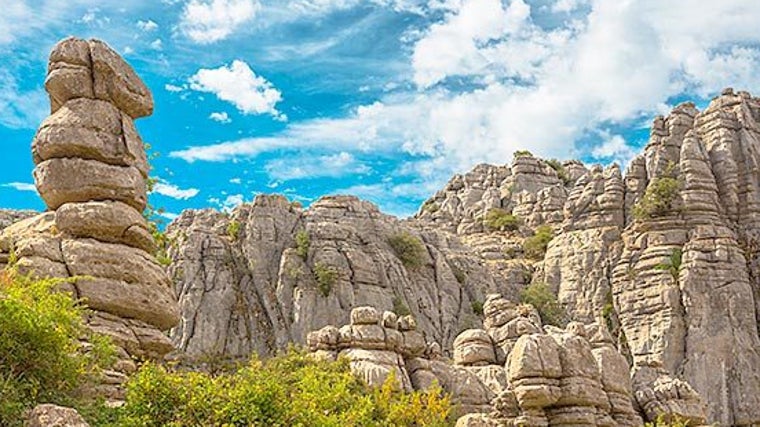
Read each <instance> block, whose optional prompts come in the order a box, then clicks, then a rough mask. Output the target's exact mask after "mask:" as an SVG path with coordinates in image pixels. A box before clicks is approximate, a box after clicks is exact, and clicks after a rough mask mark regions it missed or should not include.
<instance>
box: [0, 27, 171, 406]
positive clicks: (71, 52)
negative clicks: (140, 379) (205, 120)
mask: <svg viewBox="0 0 760 427" xmlns="http://www.w3.org/2000/svg"><path fill="white" fill-rule="evenodd" d="M45 87H46V89H47V91H48V93H49V94H50V99H51V106H52V110H53V114H52V115H51V116H50V117H48V118H47V119H46V120H45V121H44V122H43V123H42V125H41V127H40V129H39V131H38V132H37V135H36V136H35V139H34V141H33V143H32V153H33V158H34V162H35V164H36V168H35V170H34V177H35V182H36V185H37V189H38V190H39V192H40V196H41V197H42V199H43V200H44V201H45V203H46V205H47V207H48V209H49V211H48V212H45V213H43V214H40V215H37V216H33V217H29V218H27V219H24V220H22V221H19V222H16V223H14V224H13V225H11V226H9V227H7V228H5V229H4V230H3V231H2V233H0V253H2V254H3V255H0V260H2V259H3V256H4V257H5V259H9V258H10V257H11V255H12V256H13V257H14V258H15V262H16V264H15V265H16V267H17V268H18V269H19V270H20V272H22V273H31V274H34V275H37V276H42V277H59V278H69V277H75V278H77V279H76V280H75V281H73V282H71V284H67V285H65V286H68V287H69V289H68V290H69V291H71V292H72V293H73V294H74V296H75V297H76V298H81V299H83V300H84V301H85V303H86V304H87V305H88V306H89V308H90V309H92V312H91V314H89V315H88V319H87V323H88V325H89V326H90V327H91V328H92V329H94V330H95V331H97V332H101V333H104V334H105V335H108V336H110V337H111V338H112V339H113V341H114V343H115V344H116V345H117V346H118V354H117V356H118V357H119V359H120V360H119V362H118V363H117V364H116V365H115V366H116V369H115V370H114V371H108V372H106V373H105V384H104V385H103V386H102V387H99V389H98V390H97V392H98V393H101V394H104V395H105V396H106V397H107V398H112V399H119V398H121V397H122V392H123V391H122V390H121V389H119V388H118V387H113V386H114V385H118V384H119V383H121V382H122V381H123V380H124V379H125V378H126V374H129V373H131V372H132V371H134V369H135V364H134V362H133V361H132V358H133V357H138V358H160V357H162V356H163V355H164V354H166V353H167V352H169V351H171V350H172V348H173V347H172V344H171V341H170V340H169V338H168V337H167V336H166V335H165V334H164V333H163V331H166V330H168V329H170V328H172V327H173V326H175V325H176V324H177V322H178V320H179V310H178V306H177V303H176V299H175V297H174V290H173V288H172V283H171V281H170V279H169V276H167V274H166V272H165V271H164V269H163V267H161V266H160V265H159V264H158V262H157V261H156V259H155V258H154V256H153V255H152V254H153V252H154V251H155V243H154V242H153V237H152V235H151V234H150V232H149V231H148V224H147V222H146V220H145V219H144V218H143V216H142V210H143V209H144V207H145V203H146V185H145V182H146V178H147V174H148V166H147V160H146V154H145V149H144V147H143V143H142V140H141V139H140V136H139V135H138V134H137V131H136V129H135V127H134V123H133V122H132V120H133V118H137V117H141V116H144V115H147V114H150V113H151V112H152V108H153V102H152V98H151V95H150V92H149V91H148V90H147V88H146V87H145V86H144V84H143V83H142V82H141V81H140V79H139V78H138V77H137V75H136V74H135V73H134V71H133V70H132V68H131V67H130V66H129V65H128V64H127V63H126V62H124V60H123V59H122V58H121V57H119V56H118V55H117V54H116V53H115V52H114V51H113V50H111V48H110V47H108V46H107V45H106V44H104V43H102V42H100V41H97V40H90V41H85V40H80V39H76V38H69V39H65V40H63V41H61V42H59V43H58V44H57V45H56V46H55V47H54V48H53V51H52V52H51V55H50V65H49V72H48V77H47V80H46V82H45Z"/></svg>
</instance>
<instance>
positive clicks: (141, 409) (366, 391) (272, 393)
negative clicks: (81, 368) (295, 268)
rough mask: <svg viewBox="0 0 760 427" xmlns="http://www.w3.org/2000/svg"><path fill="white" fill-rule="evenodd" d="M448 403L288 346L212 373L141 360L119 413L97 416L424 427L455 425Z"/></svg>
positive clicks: (155, 426) (122, 421) (150, 425)
mask: <svg viewBox="0 0 760 427" xmlns="http://www.w3.org/2000/svg"><path fill="white" fill-rule="evenodd" d="M451 412H452V407H451V400H450V398H449V397H448V396H446V395H444V394H443V392H442V390H441V389H440V388H438V387H434V388H432V389H430V390H428V391H425V392H413V393H404V392H403V391H402V390H401V389H400V387H399V385H398V382H397V381H396V380H395V379H394V378H392V377H391V378H389V380H388V381H387V382H386V383H385V384H384V385H382V386H381V387H379V388H371V387H369V386H367V385H366V384H365V383H364V382H363V381H362V380H360V379H359V378H358V377H356V376H354V375H353V374H352V373H351V369H350V366H349V362H348V360H347V359H343V358H341V359H339V360H338V361H337V362H332V361H324V360H318V359H316V358H313V357H309V356H308V355H307V354H305V353H303V352H300V351H296V350H293V349H291V350H290V351H289V352H288V353H286V354H284V355H281V356H277V357H274V358H271V359H268V360H266V361H260V360H258V359H256V358H254V359H253V360H251V361H250V362H249V363H248V364H245V365H243V366H240V367H239V368H237V369H235V370H233V371H230V372H223V373H219V374H217V375H212V374H207V373H200V372H183V371H177V370H173V369H171V368H167V367H164V366H161V365H157V364H153V363H147V364H145V365H143V366H142V367H141V368H140V369H139V370H138V371H137V373H136V374H135V375H134V376H133V377H132V378H131V379H130V380H129V382H128V383H127V396H126V403H125V405H124V406H123V407H122V408H119V409H111V410H105V409H104V410H103V411H102V412H101V413H100V414H99V417H100V418H101V419H107V420H108V422H106V423H103V424H94V423H93V426H97V425H101V426H102V425H109V426H113V427H186V426H187V427H189V426H261V427H264V426H280V427H285V426H336V427H337V426H421V427H422V426H425V427H444V426H452V425H453V424H454V422H453V419H452V414H451Z"/></svg>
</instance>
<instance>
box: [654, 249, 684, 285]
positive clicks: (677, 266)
mask: <svg viewBox="0 0 760 427" xmlns="http://www.w3.org/2000/svg"><path fill="white" fill-rule="evenodd" d="M682 258H683V251H682V250H681V248H676V249H673V251H672V252H671V253H670V255H669V256H668V259H666V260H665V261H664V262H661V263H659V264H657V265H655V266H654V268H655V269H656V270H664V271H667V272H668V273H670V275H671V276H672V277H673V280H674V281H676V282H677V281H678V273H679V272H680V271H681V259H682Z"/></svg>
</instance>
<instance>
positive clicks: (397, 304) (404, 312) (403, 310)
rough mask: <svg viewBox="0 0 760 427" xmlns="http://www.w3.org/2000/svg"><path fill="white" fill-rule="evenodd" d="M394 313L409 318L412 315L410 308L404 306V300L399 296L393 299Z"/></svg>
mask: <svg viewBox="0 0 760 427" xmlns="http://www.w3.org/2000/svg"><path fill="white" fill-rule="evenodd" d="M393 312H394V313H396V315H397V316H408V315H410V314H412V312H411V311H410V310H409V307H407V306H406V304H404V300H402V299H401V297H398V296H396V297H393Z"/></svg>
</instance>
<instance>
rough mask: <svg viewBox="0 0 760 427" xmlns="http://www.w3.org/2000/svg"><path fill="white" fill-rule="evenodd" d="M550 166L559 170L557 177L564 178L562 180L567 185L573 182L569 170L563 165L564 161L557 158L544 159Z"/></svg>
mask: <svg viewBox="0 0 760 427" xmlns="http://www.w3.org/2000/svg"><path fill="white" fill-rule="evenodd" d="M544 161H545V162H546V164H547V165H549V167H551V168H552V169H554V170H555V171H556V172H557V177H558V178H559V179H561V180H562V182H563V183H564V184H565V185H568V184H570V183H571V182H572V179H571V178H570V175H568V174H567V171H566V170H565V166H563V165H562V163H561V162H560V161H559V160H557V159H549V160H544Z"/></svg>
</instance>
